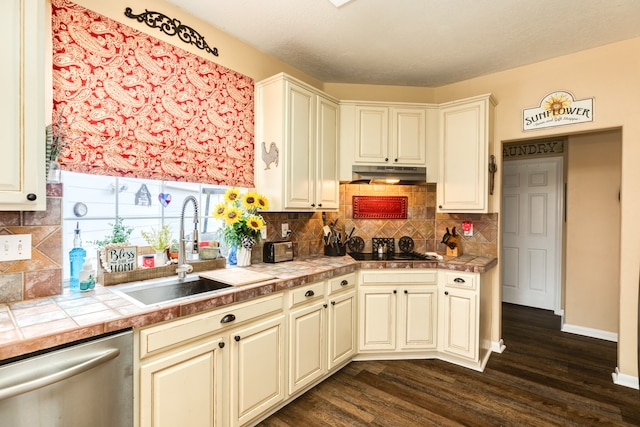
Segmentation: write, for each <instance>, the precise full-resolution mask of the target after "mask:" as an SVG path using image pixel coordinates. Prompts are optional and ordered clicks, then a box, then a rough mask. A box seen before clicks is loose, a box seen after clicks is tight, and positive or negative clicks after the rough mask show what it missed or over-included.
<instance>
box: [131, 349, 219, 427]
mask: <svg viewBox="0 0 640 427" xmlns="http://www.w3.org/2000/svg"><path fill="white" fill-rule="evenodd" d="M220 342H222V340H221V339H210V340H206V341H204V342H201V343H200V344H196V345H190V346H185V347H184V348H183V349H180V350H179V351H174V352H167V355H166V356H164V357H160V358H158V359H157V360H155V361H153V362H150V363H143V364H142V365H141V367H140V402H139V404H140V426H141V427H150V426H153V427H164V426H166V427H173V426H179V425H183V426H190V427H198V426H202V427H211V426H220V425H222V424H221V418H222V417H221V411H220V409H221V405H220V399H221V390H222V389H221V384H222V382H221V355H220V353H221V351H222V350H221V349H220V347H219V343H220Z"/></svg>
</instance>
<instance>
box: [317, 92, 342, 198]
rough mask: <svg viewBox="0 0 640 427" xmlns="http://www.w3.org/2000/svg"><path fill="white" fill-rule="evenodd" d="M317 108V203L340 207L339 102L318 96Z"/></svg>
mask: <svg viewBox="0 0 640 427" xmlns="http://www.w3.org/2000/svg"><path fill="white" fill-rule="evenodd" d="M317 110H318V125H317V126H318V135H317V138H316V153H317V158H316V179H315V185H316V197H315V205H316V207H318V208H322V209H338V207H339V197H340V182H339V180H338V130H339V126H338V104H336V103H335V102H333V101H330V100H328V99H325V98H322V97H318V108H317Z"/></svg>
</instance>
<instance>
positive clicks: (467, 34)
mask: <svg viewBox="0 0 640 427" xmlns="http://www.w3.org/2000/svg"><path fill="white" fill-rule="evenodd" d="M168 1H169V2H170V3H173V4H175V5H178V6H179V7H181V8H182V9H184V10H186V11H188V12H190V13H191V14H193V15H195V16H198V17H200V18H202V19H204V20H205V21H207V22H209V23H211V24H212V25H214V26H215V27H217V28H219V29H221V30H223V31H224V32H226V33H228V34H231V35H233V36H235V37H237V38H239V39H240V40H243V41H244V42H246V43H248V44H250V45H252V46H254V47H256V48H257V49H258V50H260V51H263V52H265V53H268V54H269V55H271V56H274V57H276V58H278V59H280V60H282V61H284V62H286V63H287V64H289V65H292V66H294V67H295V68H297V69H299V70H301V71H303V72H305V73H306V74H309V75H310V76H312V77H314V78H316V79H318V80H320V81H323V82H327V83H362V84H385V85H402V86H427V87H437V86H442V85H445V84H449V83H453V82H457V81H461V80H466V79H470V78H473V77H477V76H482V75H486V74H491V73H494V72H497V71H501V70H506V69H510V68H514V67H518V66H522V65H526V64H531V63H534V62H538V61H542V60H545V59H549V58H553V57H557V56H562V55H566V54H569V53H573V52H578V51H581V50H585V49H590V48H593V47H597V46H602V45H605V44H609V43H613V42H617V41H621V40H625V39H630V38H634V37H639V36H640V1H639V0H606V1H605V0H535V1H531V0H352V1H350V2H347V3H346V4H344V5H342V6H341V7H336V6H334V5H333V4H332V2H331V1H330V0H276V1H265V0H216V1H213V0H209V1H205V0H168ZM209 44H210V45H212V46H215V40H212V41H211V42H209ZM225 54H231V52H228V53H227V52H224V51H221V52H220V55H225ZM630 54H635V55H637V54H638V52H634V53H631V52H630ZM559 72H563V71H559Z"/></svg>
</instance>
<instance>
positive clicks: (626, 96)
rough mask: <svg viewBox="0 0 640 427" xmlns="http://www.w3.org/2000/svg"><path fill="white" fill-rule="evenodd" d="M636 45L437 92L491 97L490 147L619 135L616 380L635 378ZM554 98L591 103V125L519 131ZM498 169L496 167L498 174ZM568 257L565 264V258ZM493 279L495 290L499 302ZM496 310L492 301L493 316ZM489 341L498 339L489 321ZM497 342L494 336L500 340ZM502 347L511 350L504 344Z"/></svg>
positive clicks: (639, 131) (639, 197)
mask: <svg viewBox="0 0 640 427" xmlns="http://www.w3.org/2000/svg"><path fill="white" fill-rule="evenodd" d="M639 53H640V38H636V39H632V40H627V41H624V42H619V43H615V44H611V45H607V46H603V47H600V48H596V49H591V50H587V51H583V52H579V53H576V54H572V55H566V56H563V57H560V58H556V59H552V60H549V61H544V62H539V63H536V64H532V65H528V66H525V67H520V68H515V69H512V70H508V71H504V72H500V73H495V74H491V75H488V76H483V77H479V78H476V79H472V80H467V81H464V82H459V83H455V84H452V85H448V86H443V87H440V88H438V89H437V93H436V94H437V99H436V101H437V102H445V101H449V100H453V99H458V98H465V97H468V96H472V95H477V94H482V93H488V92H490V93H492V94H493V96H494V97H495V99H496V101H497V103H498V105H497V107H496V122H495V141H496V142H497V144H496V145H495V151H496V157H497V158H500V157H501V156H500V155H499V154H500V152H499V150H500V149H501V144H500V143H498V142H505V141H514V140H523V139H533V138H539V137H547V136H556V135H567V134H576V133H584V132H593V131H601V130H604V129H611V128H618V127H621V128H622V183H621V188H622V204H621V229H622V230H624V233H621V235H620V253H621V257H620V281H619V287H620V296H619V306H620V314H619V319H618V333H619V335H618V368H619V370H620V372H621V373H622V374H625V375H631V376H636V375H637V362H636V361H637V355H636V353H637V344H636V343H637V313H638V274H639V271H640V229H639V228H638V227H636V226H635V224H634V223H635V222H636V218H637V215H638V212H639V211H640V168H639V167H638V166H637V164H638V161H639V160H640V143H639V141H640V120H638V117H640V103H638V99H637V94H638V93H640V79H638V75H640V61H639V59H638V58H639V57H640V56H639ZM557 90H567V91H570V92H572V93H573V94H574V95H575V96H576V97H577V98H579V99H581V98H594V110H595V119H594V121H593V122H590V123H582V124H576V125H570V126H564V127H558V128H552V129H546V130H538V131H529V132H525V131H523V130H522V125H521V120H522V109H523V108H528V107H533V106H535V105H537V104H538V103H539V102H540V100H541V99H542V97H544V96H545V95H547V94H548V93H550V92H553V91H557ZM500 169H501V164H500V163H499V164H498V170H500ZM500 188H501V178H500V173H498V174H497V176H496V189H498V191H497V192H496V195H495V197H494V198H493V200H492V203H493V210H494V211H495V212H499V211H500V199H501V194H500V190H499V189H500ZM570 256H571V254H568V255H567V262H569V257H570ZM499 289H500V282H499V277H498V278H496V280H495V283H494V290H495V291H498V292H497V294H498V295H499V294H500V293H499ZM499 310H500V303H499V298H496V299H495V307H494V313H497V312H498V311H499ZM494 322H495V323H494V328H493V334H494V336H493V337H492V339H496V335H495V334H496V332H498V334H499V330H500V325H499V321H498V319H494ZM498 336H499V335H498ZM506 344H507V347H508V345H509V343H506Z"/></svg>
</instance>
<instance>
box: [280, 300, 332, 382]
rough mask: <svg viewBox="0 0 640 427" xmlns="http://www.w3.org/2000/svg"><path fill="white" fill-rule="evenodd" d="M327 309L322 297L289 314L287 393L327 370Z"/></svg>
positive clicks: (318, 376)
mask: <svg viewBox="0 0 640 427" xmlns="http://www.w3.org/2000/svg"><path fill="white" fill-rule="evenodd" d="M326 311H327V304H326V303H325V302H324V300H322V301H319V302H317V303H315V304H313V305H311V306H308V307H303V308H300V309H298V310H295V311H293V312H291V314H290V315H289V394H293V393H295V392H296V391H298V390H300V389H302V388H304V387H305V386H307V385H309V384H311V383H312V382H313V381H315V380H317V379H318V378H320V377H321V376H322V375H324V373H325V372H326V365H325V359H326V350H325V348H326V341H325V339H324V335H325V334H326V327H325V317H326Z"/></svg>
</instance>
